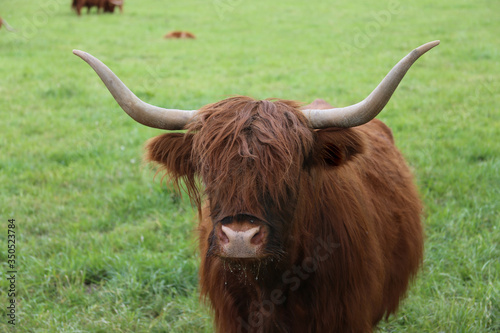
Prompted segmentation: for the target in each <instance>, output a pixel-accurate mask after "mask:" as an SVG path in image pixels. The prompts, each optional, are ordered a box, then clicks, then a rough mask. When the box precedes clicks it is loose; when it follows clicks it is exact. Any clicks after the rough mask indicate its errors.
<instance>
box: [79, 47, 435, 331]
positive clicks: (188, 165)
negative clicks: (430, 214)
mask: <svg viewBox="0 0 500 333" xmlns="http://www.w3.org/2000/svg"><path fill="white" fill-rule="evenodd" d="M438 44H439V41H435V42H431V43H428V44H425V45H422V46H420V47H418V48H416V49H415V50H414V51H413V52H411V53H410V54H408V55H407V56H406V57H405V58H403V59H402V60H401V61H400V62H399V63H398V64H397V65H396V66H395V67H394V68H393V69H392V70H391V71H390V72H389V74H387V76H386V77H385V78H384V79H383V80H382V82H381V83H380V84H379V85H378V86H377V88H375V90H374V91H373V92H372V93H371V94H370V95H369V96H368V97H367V98H365V99H364V100H363V101H361V102H360V103H357V104H354V105H351V106H347V107H342V108H333V107H332V106H331V105H329V104H328V103H326V102H325V101H322V100H316V101H315V102H313V103H312V104H309V105H307V106H304V107H301V104H300V103H298V102H295V101H289V100H254V99H252V98H249V97H243V96H236V97H231V98H228V99H225V100H222V101H220V102H216V103H213V104H209V105H206V106H204V107H202V108H201V109H199V110H191V111H186V110H177V109H164V108H160V107H156V106H153V105H150V104H147V103H145V102H143V101H141V100H140V99H139V98H138V97H137V96H135V95H134V94H133V93H132V92H131V91H130V90H129V89H128V88H127V87H126V86H125V85H124V84H123V82H121V81H120V79H119V78H118V77H117V76H116V75H114V74H113V72H111V70H110V69H109V68H107V67H106V66H105V65H104V64H103V63H101V62H100V61H99V60H97V59H96V58H94V57H92V56H91V55H89V54H87V53H84V52H81V51H74V52H75V54H77V55H78V56H80V57H81V58H82V59H84V60H85V61H87V62H88V63H89V64H90V65H91V66H92V68H94V70H95V71H96V72H97V73H98V74H99V76H100V77H101V79H102V80H103V82H104V83H105V84H106V86H107V87H108V89H109V90H110V91H111V93H112V95H113V96H114V97H115V99H116V101H117V102H118V103H119V104H120V106H121V107H122V108H123V110H124V111H125V112H127V113H128V114H129V115H130V116H131V117H132V118H133V119H134V120H136V121H138V122H140V123H141V124H144V125H146V126H150V127H154V128H161V129H165V130H181V129H185V130H187V131H186V132H175V133H164V134H162V135H159V136H157V137H155V138H153V139H151V140H150V141H149V142H148V143H147V144H146V151H147V152H146V158H147V160H149V161H154V162H157V163H159V164H160V165H161V166H162V167H163V168H164V169H165V171H166V172H167V173H168V176H169V177H170V179H171V180H172V181H173V182H174V183H175V184H177V185H178V186H181V185H182V186H185V187H186V188H187V192H188V194H189V196H190V197H191V199H192V200H193V202H194V203H196V205H197V206H198V212H199V217H200V223H199V227H198V234H199V235H198V236H199V237H198V239H199V241H200V252H201V256H200V258H201V267H200V284H201V288H200V290H201V293H202V295H203V296H205V297H207V298H208V300H209V301H210V302H211V305H212V309H213V311H214V315H215V316H214V317H215V326H216V331H217V332H218V333H238V332H240V333H285V332H286V333H303V332H304V333H307V332H308V333H323V332H329V333H347V332H351V333H354V332H356V333H358V332H359V333H360V332H363V333H370V332H372V331H373V329H374V327H375V326H376V325H377V323H378V322H379V321H380V320H382V318H384V317H387V316H389V315H390V314H392V313H395V312H396V310H397V308H398V305H399V303H400V300H401V299H402V298H403V297H404V296H405V294H406V291H407V290H408V286H409V282H410V281H411V279H412V278H413V277H414V276H415V274H416V273H417V271H418V269H419V267H420V264H421V263H422V258H423V249H424V248H423V230H422V224H421V214H422V204H421V201H420V199H419V196H418V192H417V189H416V186H415V184H414V181H413V177H412V175H411V172H410V169H409V168H408V166H407V164H406V162H405V161H404V159H403V156H402V154H401V153H400V152H399V150H398V149H397V148H396V146H395V143H394V138H393V136H392V132H391V130H390V129H389V127H387V126H386V125H385V124H384V123H382V122H381V121H380V120H378V119H373V118H374V117H375V116H377V114H378V113H379V112H380V111H381V110H382V109H383V108H384V106H385V105H386V103H387V102H388V101H389V99H390V97H391V96H392V94H393V92H394V91H395V89H396V88H397V86H398V84H399V82H400V81H401V80H402V79H403V76H404V75H405V73H406V72H407V70H408V69H409V68H410V66H411V65H412V64H413V63H414V62H415V61H416V60H417V59H418V58H419V57H420V56H421V55H422V54H424V53H425V52H427V51H428V50H430V49H431V48H433V47H434V46H436V45H438ZM198 181H200V182H201V184H200V183H199V182H198ZM202 201H204V204H202ZM202 205H203V206H202Z"/></svg>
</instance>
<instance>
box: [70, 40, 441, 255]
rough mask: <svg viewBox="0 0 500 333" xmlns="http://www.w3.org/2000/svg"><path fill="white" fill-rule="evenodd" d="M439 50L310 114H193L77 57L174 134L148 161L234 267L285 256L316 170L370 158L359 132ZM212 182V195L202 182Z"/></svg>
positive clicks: (273, 107) (243, 104)
mask: <svg viewBox="0 0 500 333" xmlns="http://www.w3.org/2000/svg"><path fill="white" fill-rule="evenodd" d="M437 44H439V42H438V41H436V42H431V43H427V44H425V45H422V46H420V47H419V48H417V49H415V50H414V51H412V52H411V53H410V54H408V55H407V56H406V57H405V58H403V59H402V60H401V61H400V62H399V63H398V64H397V65H396V66H395V67H394V68H393V69H392V70H391V71H390V72H389V74H388V75H387V76H386V77H385V78H384V79H383V80H382V82H381V83H380V84H379V86H378V87H377V88H376V89H375V90H374V91H373V92H372V93H371V94H370V95H369V96H368V97H367V98H366V99H364V100H363V101H362V102H360V103H358V104H355V105H352V106H348V107H344V108H335V109H305V110H302V109H300V105H299V104H298V103H296V102H292V101H285V100H254V99H251V98H248V97H242V96H237V97H232V98H228V99H225V100H223V101H220V102H217V103H214V104H210V105H207V106H204V107H202V108H201V109H199V110H193V111H184V110H176V109H163V108H158V107H155V106H152V105H149V104H147V103H144V102H143V101H141V100H140V99H138V98H137V97H136V96H135V95H134V94H133V93H132V92H131V91H130V90H129V89H128V88H127V87H126V86H125V85H124V84H123V83H122V82H121V81H120V80H119V79H118V77H116V76H115V75H114V74H113V72H111V70H109V69H108V68H107V67H106V66H105V65H104V64H102V63H101V62H100V61H99V60H97V59H96V58H94V57H92V56H91V55H89V54H87V53H84V52H81V51H74V53H75V54H76V55H78V56H80V57H81V58H82V59H83V60H85V61H86V62H87V63H89V65H90V66H92V68H94V70H95V71H96V72H97V74H98V75H99V76H100V77H101V79H102V80H103V82H104V83H105V84H106V86H107V87H108V89H109V90H110V92H111V94H112V95H113V96H114V98H115V99H116V100H117V102H118V103H119V104H120V106H121V107H122V108H123V109H124V110H125V111H126V112H127V113H128V114H129V115H130V116H131V117H132V118H133V119H134V120H136V121H138V122H140V123H142V124H144V125H147V126H150V127H155V128H161V129H167V130H180V129H186V130H187V131H186V132H181V133H179V132H176V133H166V134H163V135H160V136H158V137H155V138H153V139H151V140H150V141H148V143H147V145H146V158H147V160H149V161H154V162H157V163H159V164H160V165H161V166H162V167H163V168H164V169H165V170H166V172H167V174H168V175H169V176H170V177H171V179H172V180H173V181H174V183H176V184H177V185H178V186H179V184H180V181H181V180H182V181H183V183H184V184H185V185H186V188H187V190H188V193H189V195H190V197H191V198H192V199H193V200H194V201H195V202H196V203H197V204H198V205H199V206H200V205H201V201H202V199H201V197H204V199H205V200H206V202H207V205H208V208H209V214H210V216H209V217H206V218H210V219H211V221H212V223H213V230H212V232H211V233H210V239H209V244H210V246H209V252H210V254H211V255H215V256H220V257H224V258H265V257H276V256H280V255H282V254H283V251H284V249H286V244H287V242H289V241H290V239H289V236H290V230H291V229H292V228H293V226H292V223H293V221H294V217H295V209H296V208H297V207H301V203H300V202H299V201H300V200H302V201H307V200H309V201H310V198H303V197H302V198H301V196H303V194H302V192H301V188H302V186H304V184H307V183H310V182H311V177H312V176H311V173H310V170H311V169H313V168H314V167H315V166H318V165H320V166H321V167H336V166H339V165H341V164H343V163H345V162H346V161H348V160H349V159H350V158H351V157H352V156H355V155H356V154H358V153H360V152H362V150H363V144H362V140H361V139H360V138H359V137H358V136H357V134H356V132H355V131H353V130H351V129H350V128H351V127H354V126H359V125H362V124H364V123H366V122H368V121H370V120H371V119H373V118H374V117H375V116H376V115H377V114H378V113H379V112H380V111H381V110H382V109H383V107H384V106H385V105H386V103H387V102H388V101H389V99H390V97H391V96H392V94H393V92H394V91H395V89H396V88H397V86H398V84H399V82H400V81H401V79H402V78H403V76H404V75H405V73H406V72H407V70H408V69H409V68H410V66H411V65H412V64H413V63H414V62H415V61H416V60H417V59H418V58H419V57H420V56H421V55H422V54H423V53H425V52H427V51H428V50H430V49H431V48H432V47H434V46H436V45H437ZM198 178H199V179H201V181H202V183H203V188H204V190H203V192H202V193H200V192H201V190H200V189H199V187H198V186H197V183H198V182H197V179H198Z"/></svg>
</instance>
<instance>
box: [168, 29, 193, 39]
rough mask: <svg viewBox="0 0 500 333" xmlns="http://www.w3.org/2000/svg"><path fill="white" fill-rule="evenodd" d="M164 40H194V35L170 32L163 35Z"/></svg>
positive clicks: (187, 32) (186, 32) (185, 32)
mask: <svg viewBox="0 0 500 333" xmlns="http://www.w3.org/2000/svg"><path fill="white" fill-rule="evenodd" d="M164 38H166V39H184V38H191V39H195V38H196V37H195V35H194V34H192V33H190V32H189V31H172V32H169V33H168V34H166V35H165V37H164Z"/></svg>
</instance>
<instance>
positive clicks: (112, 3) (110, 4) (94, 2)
mask: <svg viewBox="0 0 500 333" xmlns="http://www.w3.org/2000/svg"><path fill="white" fill-rule="evenodd" d="M83 7H87V14H88V13H90V9H92V7H97V12H98V13H100V12H101V10H102V11H103V12H104V13H114V11H115V7H118V8H120V12H121V13H123V0H73V2H72V4H71V8H73V9H74V10H75V11H76V13H77V14H78V15H81V13H82V8H83Z"/></svg>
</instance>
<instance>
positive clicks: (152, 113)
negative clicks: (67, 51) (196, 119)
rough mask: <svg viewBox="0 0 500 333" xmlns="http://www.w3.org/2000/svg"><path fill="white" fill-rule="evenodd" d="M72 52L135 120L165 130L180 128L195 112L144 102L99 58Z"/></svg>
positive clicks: (75, 51)
mask: <svg viewBox="0 0 500 333" xmlns="http://www.w3.org/2000/svg"><path fill="white" fill-rule="evenodd" d="M73 53H74V54H75V55H77V56H79V57H80V58H82V59H83V60H84V61H85V62H87V63H88V64H89V65H90V66H91V67H92V68H93V69H94V70H95V72H96V73H97V75H99V77H100V78H101V80H102V82H104V84H105V85H106V87H107V88H108V90H109V92H111V95H113V97H114V98H115V100H116V101H117V102H118V104H119V105H120V106H121V108H122V109H123V110H124V111H125V112H126V113H127V114H128V115H129V116H130V117H132V118H133V119H134V120H135V121H137V122H139V123H141V124H143V125H146V126H149V127H154V128H160V129H166V130H180V129H183V128H184V126H185V125H186V124H187V123H188V122H189V121H190V119H191V118H192V117H193V116H194V115H195V114H196V110H192V111H184V110H176V109H164V108H160V107H157V106H154V105H151V104H148V103H145V102H143V101H141V100H140V99H139V98H138V97H137V96H136V95H134V93H133V92H132V91H130V89H128V88H127V86H126V85H125V84H124V83H123V82H122V81H121V80H120V79H119V78H118V77H117V76H116V75H115V73H113V72H112V71H111V70H110V69H109V68H108V67H107V66H106V65H104V64H103V63H102V62H101V61H100V60H99V59H97V58H95V57H93V56H92V55H90V54H88V53H86V52H83V51H79V50H73Z"/></svg>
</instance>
